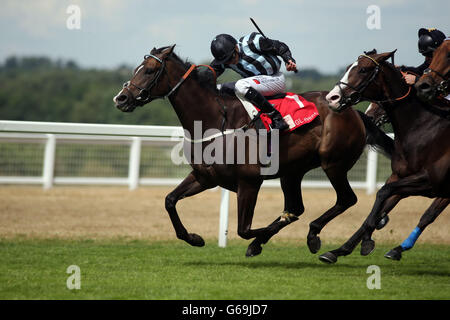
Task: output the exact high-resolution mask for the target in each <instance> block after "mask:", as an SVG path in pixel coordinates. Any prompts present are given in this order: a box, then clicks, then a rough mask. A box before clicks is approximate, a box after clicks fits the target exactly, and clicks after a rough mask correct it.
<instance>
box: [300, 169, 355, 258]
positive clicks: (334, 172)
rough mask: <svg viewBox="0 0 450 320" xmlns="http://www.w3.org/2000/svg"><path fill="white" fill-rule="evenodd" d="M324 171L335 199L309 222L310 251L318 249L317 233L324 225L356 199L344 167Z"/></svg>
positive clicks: (308, 238) (313, 251)
mask: <svg viewBox="0 0 450 320" xmlns="http://www.w3.org/2000/svg"><path fill="white" fill-rule="evenodd" d="M324 171H325V173H326V174H327V176H328V178H329V179H330V182H331V184H332V185H333V188H334V190H335V191H336V196H337V200H336V204H335V205H334V206H333V207H331V208H330V209H329V210H327V211H326V212H325V213H324V214H322V215H321V216H320V217H319V218H317V219H316V220H314V221H313V222H311V223H310V224H309V232H308V236H307V244H308V248H309V250H310V251H311V252H312V253H317V252H318V251H319V249H320V246H321V241H320V237H318V234H319V233H320V231H321V230H322V229H323V228H324V227H325V225H326V224H327V223H328V222H330V221H331V220H333V219H334V218H336V217H337V216H338V215H340V214H341V213H343V212H344V211H345V210H347V209H348V208H350V207H351V206H353V205H354V204H355V203H356V202H357V201H358V198H357V197H356V195H355V193H354V192H353V190H352V188H351V187H350V183H349V182H348V179H347V170H346V169H343V168H341V167H339V166H333V167H329V168H327V169H324Z"/></svg>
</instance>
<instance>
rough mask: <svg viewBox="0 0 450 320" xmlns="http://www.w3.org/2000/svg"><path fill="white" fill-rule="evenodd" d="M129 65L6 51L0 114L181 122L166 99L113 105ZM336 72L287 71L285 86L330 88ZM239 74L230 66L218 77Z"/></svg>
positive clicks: (228, 78) (19, 117) (142, 122)
mask: <svg viewBox="0 0 450 320" xmlns="http://www.w3.org/2000/svg"><path fill="white" fill-rule="evenodd" d="M132 70H133V68H132V67H130V66H125V65H122V66H119V67H117V68H115V69H92V68H81V67H79V65H78V64H77V63H76V62H75V61H72V60H68V61H63V60H52V59H50V58H48V57H15V56H12V57H9V58H7V59H6V60H5V61H4V63H2V64H1V65H0V83H1V86H0V119H2V120H26V121H52V122H81V123H109V124H139V125H179V121H178V119H177V117H176V114H175V112H174V111H173V109H172V107H171V105H170V103H169V102H168V101H167V100H155V101H153V102H152V103H151V104H150V105H147V106H145V107H143V108H138V109H137V110H135V111H134V112H133V113H123V112H121V111H119V110H118V109H116V108H115V107H114V103H113V101H112V99H113V97H114V96H115V95H116V94H117V93H118V92H119V90H120V89H121V87H122V85H123V83H124V82H125V81H128V80H129V79H130V77H131V75H132ZM338 78H339V75H324V74H322V73H320V72H319V71H318V70H316V69H314V68H309V69H303V70H300V72H299V73H298V74H296V75H292V76H291V75H288V76H287V79H288V80H287V83H288V91H292V92H305V91H309V90H330V89H331V88H332V87H333V86H334V84H335V83H336V81H337V80H338ZM236 79H238V76H237V75H235V74H234V73H233V72H232V71H230V72H227V73H226V74H224V75H223V76H222V77H221V78H220V79H219V81H220V82H226V81H232V80H236Z"/></svg>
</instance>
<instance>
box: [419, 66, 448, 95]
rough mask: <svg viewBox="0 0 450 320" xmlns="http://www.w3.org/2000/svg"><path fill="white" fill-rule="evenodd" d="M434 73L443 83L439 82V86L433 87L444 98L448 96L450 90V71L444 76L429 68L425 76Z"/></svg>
mask: <svg viewBox="0 0 450 320" xmlns="http://www.w3.org/2000/svg"><path fill="white" fill-rule="evenodd" d="M432 72H434V73H435V74H436V75H438V76H439V77H440V78H441V79H442V81H441V82H439V83H438V84H437V85H433V86H434V87H435V90H434V91H435V92H436V93H438V94H442V95H443V96H445V95H447V93H448V92H449V89H450V82H449V81H450V80H449V79H448V76H449V73H450V71H449V72H447V73H446V74H445V75H443V74H442V73H440V72H438V71H436V70H434V69H431V68H427V69H425V71H424V72H423V74H424V75H425V74H430V73H432ZM446 78H447V79H446ZM433 82H434V81H433Z"/></svg>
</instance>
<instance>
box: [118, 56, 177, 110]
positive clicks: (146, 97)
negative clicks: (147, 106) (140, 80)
mask: <svg viewBox="0 0 450 320" xmlns="http://www.w3.org/2000/svg"><path fill="white" fill-rule="evenodd" d="M149 58H153V59H155V60H156V61H158V62H159V63H160V64H161V67H160V68H159V69H158V72H157V73H156V75H155V77H154V78H153V79H152V81H151V82H150V83H149V84H148V85H147V87H145V88H142V87H140V86H138V85H137V84H134V83H133V82H132V81H131V80H130V81H127V82H125V83H124V84H123V87H124V88H128V87H129V86H133V87H135V88H136V89H138V90H139V93H138V95H137V96H136V97H134V99H135V100H137V101H139V102H142V103H146V102H148V101H150V100H154V99H158V98H165V97H166V96H168V94H167V95H165V96H155V97H152V95H151V94H150V91H151V89H152V88H153V87H154V86H155V85H156V84H157V83H158V80H159V78H160V77H161V75H162V73H163V72H164V71H165V69H166V59H164V60H163V59H160V58H158V57H157V56H154V55H152V54H148V55H145V56H144V60H147V59H149ZM170 93H171V92H170Z"/></svg>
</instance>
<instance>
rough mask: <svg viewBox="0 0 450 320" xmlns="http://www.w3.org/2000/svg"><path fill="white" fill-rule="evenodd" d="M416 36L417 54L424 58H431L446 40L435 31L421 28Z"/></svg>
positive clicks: (440, 33)
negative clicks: (417, 39) (417, 37)
mask: <svg viewBox="0 0 450 320" xmlns="http://www.w3.org/2000/svg"><path fill="white" fill-rule="evenodd" d="M418 35H419V42H418V46H419V52H420V53H421V54H422V55H424V56H425V57H427V56H431V54H432V53H433V51H434V50H436V49H437V47H439V46H440V45H441V44H442V42H443V41H444V40H445V38H446V37H445V34H444V33H443V32H441V31H439V30H437V29H425V28H421V29H420V30H419V34H418Z"/></svg>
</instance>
